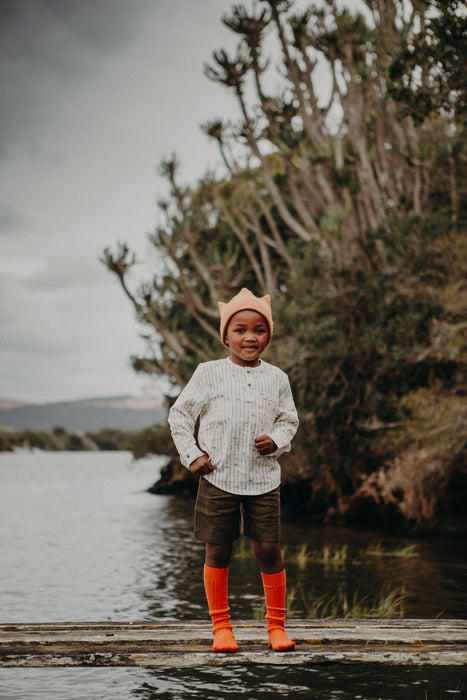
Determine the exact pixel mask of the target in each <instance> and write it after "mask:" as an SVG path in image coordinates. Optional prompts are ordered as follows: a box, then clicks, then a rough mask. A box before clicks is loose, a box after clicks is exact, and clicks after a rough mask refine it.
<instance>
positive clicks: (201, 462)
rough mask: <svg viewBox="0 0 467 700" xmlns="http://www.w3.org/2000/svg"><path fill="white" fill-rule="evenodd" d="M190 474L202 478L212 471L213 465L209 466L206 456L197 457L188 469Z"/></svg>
mask: <svg viewBox="0 0 467 700" xmlns="http://www.w3.org/2000/svg"><path fill="white" fill-rule="evenodd" d="M188 468H189V470H190V472H191V473H192V474H194V475H195V476H203V475H204V474H209V472H212V471H213V470H214V465H213V464H211V462H210V459H209V457H208V456H207V454H204V455H202V456H201V457H197V458H196V459H195V460H194V461H193V462H192V463H191V464H190V466H189V467H188Z"/></svg>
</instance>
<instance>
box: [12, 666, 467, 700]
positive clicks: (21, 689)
mask: <svg viewBox="0 0 467 700" xmlns="http://www.w3.org/2000/svg"><path fill="white" fill-rule="evenodd" d="M0 694H1V695H0V696H1V698H2V700H29V699H30V698H38V697H41V698H42V697H43V698H47V700H52V699H55V700H90V699H94V698H98V699H99V700H131V698H134V699H135V700H138V699H139V700H156V698H157V700H161V699H164V700H185V698H187V699H188V698H200V699H202V700H219V699H220V698H221V699H232V700H234V698H245V700H260V699H261V700H263V699H264V700H275V698H278V697H279V698H282V697H283V698H288V699H290V700H295V699H298V698H310V700H313V699H316V700H444V699H446V700H448V699H451V700H465V698H466V697H467V670H466V669H465V668H462V667H460V666H452V667H451V666H446V667H440V668H433V667H402V668H398V667H392V666H391V667H389V666H388V667H385V666H375V665H362V666H352V667H349V666H339V665H334V664H326V665H317V666H315V667H311V666H310V667H301V668H299V669H297V667H291V666H268V667H265V666H248V667H246V666H230V667H216V668H214V669H213V668H194V669H169V670H167V669H157V670H142V669H120V668H115V669H108V668H95V669H85V668H82V669H81V668H78V669H56V668H55V669H54V668H51V669H8V670H2V669H0Z"/></svg>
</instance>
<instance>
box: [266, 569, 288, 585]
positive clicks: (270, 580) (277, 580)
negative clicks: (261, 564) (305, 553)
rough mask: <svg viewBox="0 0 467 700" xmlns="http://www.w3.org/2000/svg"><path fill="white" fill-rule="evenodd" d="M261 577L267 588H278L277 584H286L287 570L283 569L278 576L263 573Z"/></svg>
mask: <svg viewBox="0 0 467 700" xmlns="http://www.w3.org/2000/svg"><path fill="white" fill-rule="evenodd" d="M261 576H262V578H263V583H264V584H265V585H266V586H277V584H282V583H285V569H282V571H279V572H278V573H277V574H263V572H261Z"/></svg>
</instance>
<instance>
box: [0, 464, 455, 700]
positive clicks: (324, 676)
mask: <svg viewBox="0 0 467 700" xmlns="http://www.w3.org/2000/svg"><path fill="white" fill-rule="evenodd" d="M163 463H164V460H163V459H162V458H161V459H151V460H142V461H140V462H137V463H134V462H132V460H131V457H130V455H128V454H126V453H107V454H106V453H89V452H88V453H50V454H48V453H37V454H0V478H1V484H2V488H1V489H0V548H1V551H0V561H1V568H2V576H1V577H0V619H1V621H2V622H37V621H49V622H60V621H105V620H115V621H127V620H128V621H130V620H133V621H136V620H156V619H176V620H183V619H206V617H207V609H206V601H205V596H204V589H203V581H202V566H203V559H204V546H203V544H202V543H201V542H198V541H197V540H195V539H194V537H193V535H192V516H193V503H192V502H191V501H183V500H176V499H172V498H167V497H163V496H153V495H151V494H148V493H147V492H146V489H147V487H148V486H150V485H151V484H152V483H153V482H154V481H155V480H156V478H157V476H158V471H159V469H160V467H161V465H162V464H163ZM382 537H383V535H382V534H381V533H378V534H376V533H367V532H358V531H349V530H338V529H332V530H329V529H326V528H320V527H315V526H308V525H307V526H304V525H299V524H290V523H289V524H286V525H285V526H284V528H283V544H284V547H285V558H286V565H287V576H288V585H289V588H295V589H296V590H297V591H303V595H306V596H307V597H309V598H313V597H320V596H323V595H326V594H328V593H329V592H330V591H336V590H338V589H341V590H343V591H345V592H346V593H347V595H348V597H349V598H352V596H353V595H354V594H355V593H356V592H358V594H359V596H365V595H373V594H374V592H375V591H378V590H380V588H381V586H382V584H383V583H385V582H386V583H388V584H389V585H391V586H394V587H396V586H403V587H404V589H405V591H406V593H407V595H408V600H407V603H406V610H405V614H406V616H407V617H428V618H432V617H435V616H437V615H439V614H441V615H442V616H443V617H452V618H454V617H460V618H466V617H467V598H466V595H465V591H466V589H467V585H466V584H467V563H466V551H467V547H466V546H465V545H466V542H465V538H461V537H458V536H457V537H452V538H449V537H443V538H440V539H433V538H425V539H423V538H420V539H418V540H416V541H415V544H416V546H417V554H416V556H413V557H405V558H404V557H399V558H398V557H394V556H391V557H389V556H376V555H375V556H369V555H368V554H366V553H365V552H366V550H367V549H368V548H369V546H370V545H372V543H375V541H376V540H377V539H381V538H382ZM383 542H384V547H385V548H386V549H387V550H388V551H390V550H396V549H397V548H399V549H400V548H401V547H404V546H405V545H407V544H411V543H414V540H404V539H403V538H400V537H395V536H393V535H392V534H391V533H386V534H385V535H384V539H383ZM302 543H306V544H307V555H308V560H307V561H305V563H304V561H303V557H302V560H300V558H299V557H298V556H297V552H298V551H299V549H300V547H301V545H302ZM343 546H345V547H347V549H346V556H345V558H344V560H343V561H340V562H339V561H332V560H327V561H326V560H325V559H323V556H322V554H323V551H325V550H326V548H327V551H336V550H338V549H339V548H341V550H342V548H343ZM373 549H374V548H373ZM305 559H306V558H305ZM229 589H230V604H231V614H232V617H233V619H234V620H235V619H242V618H243V619H245V618H249V617H252V616H255V615H257V614H258V610H259V609H260V608H261V605H262V602H263V592H262V586H261V577H260V573H259V570H258V566H257V564H256V561H255V560H254V558H253V556H252V553H251V546H250V543H249V541H248V540H245V539H242V540H240V541H239V542H237V543H236V547H235V553H234V559H233V561H232V565H231V569H230V579H229ZM295 612H296V614H298V615H302V614H303V611H302V610H301V609H300V598H299V597H298V598H297V599H296V601H295ZM462 674H464V675H462ZM39 679H40V683H39ZM465 681H466V678H465V671H464V670H463V669H459V668H455V669H446V668H445V669H423V668H422V669H417V668H415V669H392V668H386V669H381V668H378V670H377V673H376V670H375V669H373V670H371V673H370V669H369V668H368V667H367V666H364V667H362V668H359V667H352V668H351V670H350V672H349V668H344V667H335V666H325V667H320V666H317V667H315V668H301V669H297V668H290V667H289V668H285V667H284V668H278V667H269V668H267V669H266V668H261V667H248V668H243V667H233V668H224V669H216V670H209V669H190V670H186V671H180V670H177V671H173V670H160V671H159V670H158V671H157V672H155V671H154V672H152V671H143V670H134V669H92V670H89V669H67V670H63V669H41V670H40V671H36V670H34V669H28V670H25V669H3V670H1V671H0V697H1V698H2V700H16V699H19V698H21V700H24V698H33V697H38V692H39V691H38V690H37V688H40V694H41V697H46V698H47V699H48V700H58V699H60V700H68V699H70V700H71V698H73V700H76V699H77V698H83V699H84V698H86V699H87V698H94V697H96V698H97V697H99V698H102V699H103V700H105V699H107V698H108V699H109V700H110V699H112V700H118V699H119V698H124V697H125V698H128V697H132V696H135V697H140V698H143V699H144V700H149V699H151V698H156V697H157V698H161V697H166V698H184V697H202V698H210V697H216V698H219V697H224V698H227V697H237V696H238V697H245V698H260V697H271V698H272V697H273V695H274V697H277V696H281V695H284V696H287V697H309V698H313V697H321V698H377V697H378V698H399V697H406V698H420V699H421V700H426V699H427V698H442V697H463V695H459V693H457V695H455V691H456V689H458V690H459V688H458V683H461V682H464V683H465ZM398 689H399V690H398ZM463 692H465V690H464V691H463Z"/></svg>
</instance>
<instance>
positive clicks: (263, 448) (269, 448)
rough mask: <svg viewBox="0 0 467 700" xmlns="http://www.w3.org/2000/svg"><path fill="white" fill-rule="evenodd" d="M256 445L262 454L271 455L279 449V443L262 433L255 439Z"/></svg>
mask: <svg viewBox="0 0 467 700" xmlns="http://www.w3.org/2000/svg"><path fill="white" fill-rule="evenodd" d="M255 447H256V449H257V450H258V452H259V453H260V455H270V454H271V453H272V452H275V451H276V450H277V445H276V443H275V442H274V440H273V439H272V438H270V437H269V435H260V436H259V437H257V438H256V439H255Z"/></svg>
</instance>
